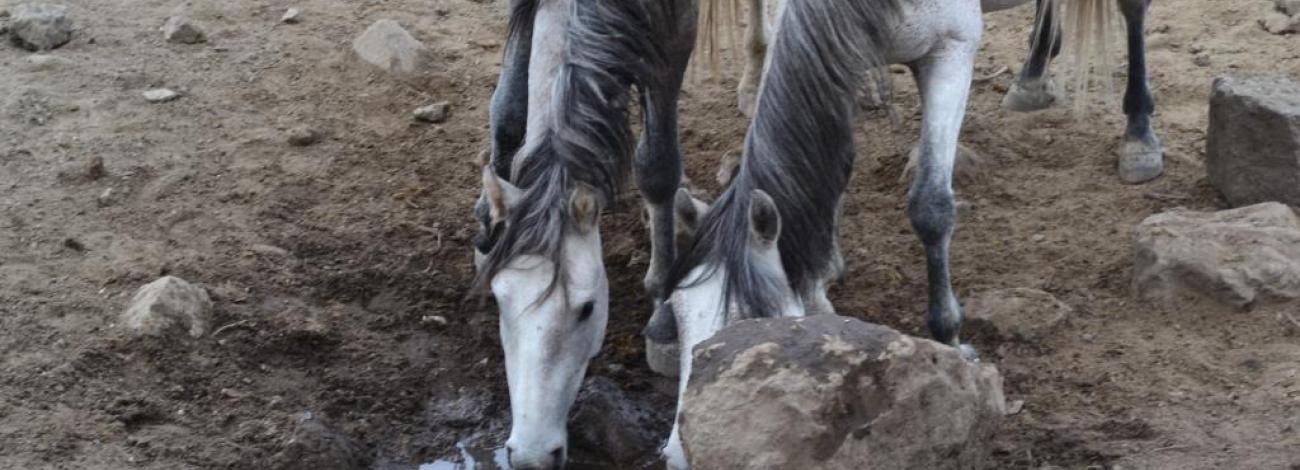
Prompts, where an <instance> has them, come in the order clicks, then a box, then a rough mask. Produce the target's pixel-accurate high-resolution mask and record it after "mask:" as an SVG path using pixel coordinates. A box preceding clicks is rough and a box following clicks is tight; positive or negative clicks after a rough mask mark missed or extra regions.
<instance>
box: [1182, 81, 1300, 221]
mask: <svg viewBox="0 0 1300 470" xmlns="http://www.w3.org/2000/svg"><path fill="white" fill-rule="evenodd" d="M1205 160H1206V161H1205V169H1206V171H1207V172H1208V173H1209V179H1210V183H1212V184H1213V185H1214V187H1215V188H1218V190H1219V192H1221V193H1223V196H1224V197H1225V198H1226V199H1227V200H1228V202H1229V203H1231V204H1232V205H1233V206H1234V207H1240V206H1245V205H1250V204H1256V203H1260V202H1266V201H1278V202H1285V203H1287V204H1291V205H1293V206H1300V83H1297V82H1295V81H1294V80H1292V79H1290V78H1288V77H1285V76H1281V75H1260V76H1253V77H1228V78H1219V79H1217V80H1215V81H1214V91H1213V93H1212V94H1211V96H1210V129H1209V135H1208V136H1207V138H1206V148H1205Z"/></svg>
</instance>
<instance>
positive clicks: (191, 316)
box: [122, 276, 212, 338]
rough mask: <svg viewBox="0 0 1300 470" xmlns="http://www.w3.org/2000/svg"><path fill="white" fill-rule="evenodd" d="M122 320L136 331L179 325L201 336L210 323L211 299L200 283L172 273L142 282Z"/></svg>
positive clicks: (145, 332) (164, 329) (152, 331)
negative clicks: (148, 281) (193, 282)
mask: <svg viewBox="0 0 1300 470" xmlns="http://www.w3.org/2000/svg"><path fill="white" fill-rule="evenodd" d="M122 324H123V326H125V327H126V328H127V329H128V330H130V331H131V332H133V333H135V334H137V335H161V334H164V333H166V332H168V331H171V330H174V329H179V330H184V331H187V332H189V334H190V336H193V337H195V338H198V337H201V336H203V335H206V334H207V333H208V330H209V329H210V328H211V325H212V299H211V298H210V297H208V291H206V290H204V289H203V288H202V287H199V286H196V285H193V284H190V283H188V282H185V280H184V279H181V278H179V277H174V276H163V277H162V278H160V279H158V280H156V281H154V282H151V283H148V284H145V285H144V286H143V287H141V288H140V290H138V291H136V293H135V297H134V298H132V300H131V306H130V307H129V308H127V309H126V313H124V314H123V315H122Z"/></svg>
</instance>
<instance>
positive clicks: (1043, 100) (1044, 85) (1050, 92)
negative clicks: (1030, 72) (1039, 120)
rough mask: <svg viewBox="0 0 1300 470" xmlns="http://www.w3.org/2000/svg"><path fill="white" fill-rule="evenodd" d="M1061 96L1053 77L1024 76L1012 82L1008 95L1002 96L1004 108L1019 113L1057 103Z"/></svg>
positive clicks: (1045, 107)
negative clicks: (1028, 77) (1029, 77)
mask: <svg viewBox="0 0 1300 470" xmlns="http://www.w3.org/2000/svg"><path fill="white" fill-rule="evenodd" d="M1059 96H1060V93H1059V90H1058V88H1057V87H1056V83H1055V82H1053V81H1052V79H1051V78H1048V77H1040V78H1032V79H1025V78H1022V79H1020V80H1017V81H1016V82H1015V83H1012V84H1011V89H1010V90H1008V91H1007V95H1006V96H1004V97H1002V108H1003V109H1006V110H1008V111H1015V112H1018V113H1027V112H1031V111H1040V110H1044V109H1047V108H1050V107H1051V106H1052V105H1053V104H1056V101H1057V98H1058V97H1059Z"/></svg>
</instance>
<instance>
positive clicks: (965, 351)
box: [957, 344, 980, 362]
mask: <svg viewBox="0 0 1300 470" xmlns="http://www.w3.org/2000/svg"><path fill="white" fill-rule="evenodd" d="M957 352H959V353H961V358H962V359H965V360H967V361H969V362H979V361H980V354H979V353H978V352H976V351H975V347H974V346H971V345H969V344H962V345H959V346H957Z"/></svg>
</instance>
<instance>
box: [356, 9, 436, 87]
mask: <svg viewBox="0 0 1300 470" xmlns="http://www.w3.org/2000/svg"><path fill="white" fill-rule="evenodd" d="M352 49H353V50H354V51H356V53H357V56H358V57H361V60H364V61H366V62H369V63H371V64H373V65H375V66H377V67H379V68H381V69H384V70H386V71H389V72H397V73H401V74H411V73H416V72H419V71H421V70H422V69H425V68H426V67H428V66H429V64H430V62H431V61H432V53H431V52H430V51H429V48H427V47H425V46H424V44H422V43H420V41H419V40H417V39H415V36H412V35H411V33H409V32H407V31H406V29H403V28H402V25H400V24H397V22H396V21H393V20H379V21H376V22H375V23H374V24H372V25H370V27H369V28H366V31H365V32H364V33H361V35H360V36H357V38H356V39H354V40H353V41H352Z"/></svg>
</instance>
